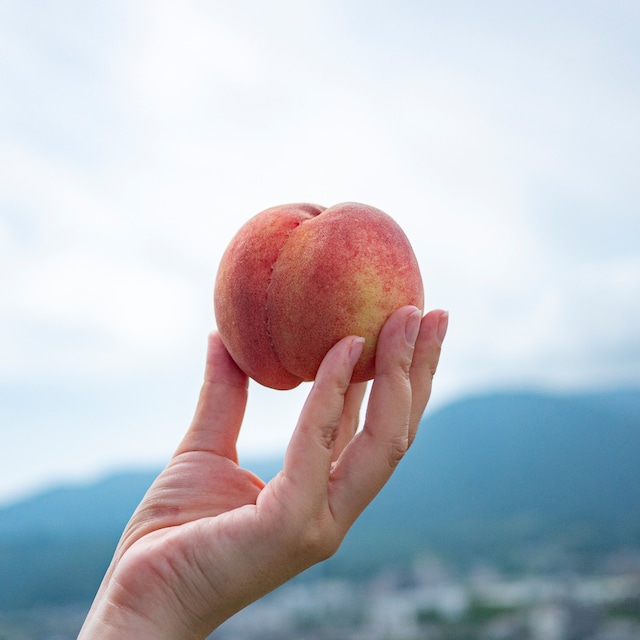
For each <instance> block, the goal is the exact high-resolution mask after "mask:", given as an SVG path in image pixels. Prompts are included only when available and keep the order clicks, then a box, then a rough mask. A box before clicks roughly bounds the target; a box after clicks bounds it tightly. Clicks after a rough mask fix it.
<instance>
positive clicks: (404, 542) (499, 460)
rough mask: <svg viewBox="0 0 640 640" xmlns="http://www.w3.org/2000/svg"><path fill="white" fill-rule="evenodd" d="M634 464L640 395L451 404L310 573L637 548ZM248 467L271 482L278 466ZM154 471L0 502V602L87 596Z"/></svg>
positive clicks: (639, 494)
mask: <svg viewBox="0 0 640 640" xmlns="http://www.w3.org/2000/svg"><path fill="white" fill-rule="evenodd" d="M639 460H640V391H619V392H615V393H602V394H591V395H584V396H558V397H555V396H549V395H540V394H532V393H529V394H527V393H521V394H516V393H505V394H495V395H485V396H481V397H475V398H468V399H465V400H461V401H459V402H456V403H454V404H451V405H450V406H448V407H446V408H444V409H442V410H440V411H438V412H436V413H434V414H432V415H430V416H429V417H428V419H427V420H426V421H425V423H424V424H423V426H422V428H421V431H420V433H419V436H418V438H417V439H416V442H415V444H414V446H413V447H412V449H411V450H410V452H409V453H408V454H407V456H406V457H405V459H404V460H403V461H402V463H401V465H400V467H399V468H398V470H397V471H396V473H395V474H394V476H393V478H392V479H391V481H390V482H389V483H388V485H387V486H386V487H385V488H384V489H383V491H382V492H381V493H380V495H379V496H378V497H377V498H376V500H375V501H374V503H373V504H372V505H371V506H370V507H369V508H368V509H367V511H365V513H364V514H363V515H362V517H361V518H360V520H359V521H358V522H357V523H356V524H355V526H354V527H353V529H352V531H351V532H350V533H349V535H348V536H347V539H346V540H345V542H344V544H343V547H342V548H341V550H340V551H339V552H338V554H337V555H336V556H335V557H334V558H332V559H331V560H330V561H328V562H327V563H325V564H324V565H323V566H322V567H320V568H318V569H316V570H315V571H317V572H343V571H350V572H353V571H366V570H367V569H370V568H372V567H375V566H379V565H380V564H381V563H383V562H388V561H392V562H398V561H402V560H404V559H407V558H410V557H412V556H414V555H415V554H417V553H420V552H426V551H435V552H437V553H443V554H447V555H448V556H449V557H450V559H454V560H455V559H458V560H462V561H464V560H465V559H469V558H472V557H475V556H476V555H477V554H482V555H483V556H492V557H495V558H499V559H500V560H502V561H513V558H514V553H516V552H517V551H518V550H519V549H522V548H523V547H526V546H527V545H539V544H551V545H554V544H555V545H557V544H560V545H564V546H565V547H568V548H571V549H572V550H573V551H574V552H576V553H584V554H587V555H588V554H593V553H598V552H599V551H602V550H607V549H614V548H616V547H618V546H624V545H636V546H637V545H638V544H639V541H640V464H638V461H639ZM249 466H251V468H252V469H253V470H254V471H256V472H257V473H258V474H259V475H262V476H263V477H265V478H268V477H271V476H272V475H273V474H274V473H275V472H276V471H277V468H278V462H277V461H269V460H265V461H258V462H256V463H255V464H252V465H249ZM156 473H157V470H152V471H146V472H139V473H128V474H124V473H122V474H118V475H114V476H113V477H109V478H106V479H104V480H102V481H100V482H96V483H94V484H91V485H87V486H68V487H60V488H57V489H54V490H51V491H48V492H46V493H42V494H40V495H37V496H34V497H33V498H31V499H29V500H25V501H22V502H20V503H17V504H14V505H11V506H8V507H5V508H3V509H0V611H2V610H7V609H11V608H17V607H22V606H28V605H31V604H34V603H62V602H70V601H83V600H86V601H89V600H90V599H91V598H92V597H93V594H94V592H95V590H96V589H97V586H98V584H99V581H100V579H101V577H102V575H103V573H104V571H105V569H106V566H107V564H108V562H109V560H110V557H111V554H112V551H113V548H114V546H115V544H116V542H117V539H118V537H119V534H120V532H121V531H122V528H123V527H124V525H125V523H126V521H127V520H128V518H129V516H130V515H131V513H132V511H133V509H134V508H135V506H136V505H137V503H138V502H139V500H140V498H141V497H142V496H143V494H144V492H145V491H146V489H147V488H148V486H149V485H150V483H151V482H152V480H153V478H154V477H155V475H156ZM312 573H313V571H312Z"/></svg>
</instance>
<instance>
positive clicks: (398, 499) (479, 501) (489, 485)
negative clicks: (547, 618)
mask: <svg viewBox="0 0 640 640" xmlns="http://www.w3.org/2000/svg"><path fill="white" fill-rule="evenodd" d="M639 460H640V392H638V391H626V392H622V391H620V392H615V393H602V394H591V395H575V396H550V395H540V394H533V393H503V394H494V395H485V396H480V397H474V398H467V399H464V400H461V401H459V402H456V403H454V404H452V405H450V406H448V407H446V408H444V409H442V410H441V411H439V412H438V413H436V414H434V415H432V416H430V417H428V419H427V420H425V422H424V424H423V425H422V426H421V429H420V433H419V435H418V437H417V438H416V441H415V443H414V445H413V447H412V448H411V450H410V451H409V453H408V454H407V455H406V457H405V459H404V460H403V461H402V463H401V464H400V466H399V467H398V469H397V471H396V472H395V474H394V476H393V477H392V478H391V480H390V481H389V483H388V484H387V485H386V487H385V488H384V489H383V490H382V492H381V493H380V495H379V496H378V497H377V498H376V500H375V502H374V503H373V504H372V505H371V507H370V508H369V509H368V510H367V511H365V513H364V514H363V515H362V516H361V518H360V520H359V521H358V522H357V523H356V524H355V525H354V527H353V529H352V530H351V532H350V535H349V537H348V539H347V540H346V541H345V544H344V545H343V549H342V550H341V552H342V553H343V554H344V559H345V560H346V559H352V560H353V561H354V562H355V561H356V560H357V559H359V558H361V557H362V558H364V557H365V556H366V555H367V553H369V548H371V551H373V549H374V548H376V544H377V547H378V549H379V547H380V541H381V540H382V539H384V540H385V541H386V542H387V547H388V549H387V554H386V555H387V556H388V557H390V558H396V559H399V558H402V557H403V555H410V554H412V553H414V552H415V550H416V549H419V548H423V549H433V550H435V551H437V552H439V553H446V552H448V553H449V555H450V559H452V560H455V559H456V558H462V557H464V556H465V554H466V555H468V556H469V555H470V556H474V557H475V556H477V555H486V556H493V557H496V556H498V555H500V554H502V559H503V560H504V559H505V555H506V554H507V553H511V552H514V551H517V550H518V549H520V548H522V547H523V546H526V545H530V544H538V543H540V542H542V541H544V542H546V543H551V542H553V543H554V544H564V545H565V546H566V545H569V546H571V547H573V549H574V550H579V551H582V552H584V553H595V552H598V551H604V550H606V549H612V548H615V547H618V546H624V545H631V546H637V545H638V544H639V543H640V464H639V463H638V461H639Z"/></svg>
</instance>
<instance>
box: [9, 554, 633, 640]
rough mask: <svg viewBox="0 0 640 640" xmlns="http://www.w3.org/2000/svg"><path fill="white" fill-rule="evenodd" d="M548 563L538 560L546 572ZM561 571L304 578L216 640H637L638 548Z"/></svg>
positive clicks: (59, 619) (66, 635)
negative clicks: (587, 566) (590, 566)
mask: <svg viewBox="0 0 640 640" xmlns="http://www.w3.org/2000/svg"><path fill="white" fill-rule="evenodd" d="M535 553H536V554H538V555H539V554H540V553H541V552H540V550H537V551H536V552H535ZM548 554H549V557H546V558H542V559H541V558H539V557H536V558H535V560H536V561H538V562H539V561H540V560H542V563H543V564H547V565H548V564H549V563H552V562H553V560H554V558H553V557H552V554H553V551H552V550H548ZM532 559H533V558H532ZM559 564H560V567H559V568H558V570H557V571H550V570H549V569H546V570H545V571H536V570H533V569H532V570H530V571H527V572H524V573H519V574H517V575H509V574H507V573H505V572H504V571H502V570H500V569H499V568H498V567H497V566H495V565H493V564H491V563H490V562H484V561H481V560H478V561H477V562H476V563H475V565H474V566H472V567H470V568H469V569H468V570H467V571H465V572H460V571H459V570H457V569H454V568H453V567H451V566H448V565H447V564H446V563H445V562H443V561H442V560H441V559H439V558H437V557H431V556H427V557H424V558H420V559H418V560H416V561H415V562H414V563H413V564H412V565H410V566H406V567H403V568H389V569H385V570H382V571H381V572H379V573H377V574H375V575H374V576H372V577H370V578H369V579H366V580H360V581H357V582H355V581H351V580H348V579H346V578H337V577H334V578H329V577H326V578H318V579H308V578H307V579H305V578H304V577H302V578H299V579H297V580H295V581H293V582H291V583H289V584H287V585H285V586H283V587H281V588H280V589H278V590H277V591H275V592H274V593H272V594H270V595H268V596H266V597H265V598H263V599H262V600H260V601H258V602H256V603H254V604H253V605H251V606H250V607H248V608H247V609H245V610H244V611H241V612H240V613H238V614H237V615H236V616H235V617H234V618H232V619H231V620H229V621H227V622H226V623H225V624H224V625H223V626H222V627H220V628H219V629H218V630H217V631H215V632H214V633H213V634H212V635H211V636H210V638H211V640H276V639H277V640H294V639H295V640H338V639H339V640H462V639H472V638H473V639H479V640H640V548H639V549H629V550H623V551H620V552H617V553H615V554H610V555H608V556H606V557H603V558H602V560H601V561H599V566H598V567H597V568H595V569H593V570H592V571H589V572H588V573H584V572H577V571H576V570H573V569H572V568H571V567H569V566H567V563H566V562H561V563H559ZM85 614H86V606H69V605H67V606H65V607H60V608H55V607H48V608H43V609H34V610H31V611H22V612H13V613H11V614H2V613H0V640H42V639H44V638H47V639H51V640H53V639H55V640H72V639H74V638H76V636H77V633H78V631H79V629H80V626H81V624H82V620H83V618H84V616H85Z"/></svg>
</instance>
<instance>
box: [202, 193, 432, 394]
mask: <svg viewBox="0 0 640 640" xmlns="http://www.w3.org/2000/svg"><path fill="white" fill-rule="evenodd" d="M423 302H424V300H423V288H422V278H421V276H420V270H419V268H418V263H417V260H416V258H415V255H414V253H413V250H412V248H411V245H410V244H409V241H408V239H407V237H406V235H405V234H404V232H403V231H402V229H400V227H399V226H398V224H397V223H396V222H395V221H394V220H393V219H392V218H391V217H389V216H388V215H387V214H385V213H383V212H382V211H380V210H379V209H375V208H374V207H370V206H368V205H364V204H357V203H343V204H338V205H335V206H333V207H330V208H328V209H325V208H324V207H320V206H317V205H313V204H289V205H282V206H278V207H273V208H271V209H267V210H266V211H263V212H262V213H259V214H258V215H256V216H254V217H253V218H251V219H250V220H249V221H248V222H247V223H246V224H245V225H244V226H243V227H241V229H240V230H239V231H238V233H237V234H236V236H235V237H234V238H233V239H232V241H231V243H230V244H229V246H228V247H227V249H226V251H225V253H224V255H223V256H222V260H221V262H220V266H219V269H218V274H217V277H216V284H215V292H214V304H215V314H216V322H217V326H218V331H219V332H220V336H221V338H222V340H223V342H224V344H225V346H226V347H227V349H228V351H229V353H230V354H231V357H232V358H233V359H234V360H235V361H236V363H237V364H238V366H239V367H240V368H241V369H242V370H243V371H244V372H245V373H246V374H247V375H249V376H250V377H251V378H253V379H254V380H256V381H257V382H259V383H260V384H262V385H265V386H267V387H272V388H274V389H292V388H293V387H295V386H297V385H298V384H299V383H300V382H302V381H303V380H313V379H314V377H315V375H316V372H317V370H318V367H319V366H320V362H321V361H322V358H323V357H324V356H325V354H326V353H327V351H328V350H329V349H330V348H331V347H332V346H333V345H334V344H335V343H336V342H337V341H338V340H340V339H341V338H343V337H345V336H348V335H359V336H363V337H364V338H365V346H364V350H363V353H362V356H361V357H360V360H359V361H358V363H357V364H356V367H355V370H354V372H353V377H352V381H353V382H361V381H364V380H370V379H371V378H372V377H373V374H374V362H375V351H376V343H377V337H378V334H379V332H380V329H381V328H382V325H383V324H384V323H385V321H386V320H387V318H388V317H389V316H390V315H391V313H392V312H393V311H395V310H396V309H398V308H399V307H401V306H404V305H409V304H411V305H415V306H417V307H418V308H420V309H422V307H423Z"/></svg>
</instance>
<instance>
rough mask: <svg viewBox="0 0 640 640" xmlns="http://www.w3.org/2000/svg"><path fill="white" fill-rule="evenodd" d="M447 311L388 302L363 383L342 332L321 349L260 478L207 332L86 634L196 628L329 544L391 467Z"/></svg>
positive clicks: (229, 363)
mask: <svg viewBox="0 0 640 640" xmlns="http://www.w3.org/2000/svg"><path fill="white" fill-rule="evenodd" d="M446 327H447V314H446V313H445V312H442V311H432V312H431V313H429V314H427V315H426V316H425V317H424V318H422V319H421V317H420V312H419V311H418V310H417V309H415V308H414V307H403V308H401V309H399V310H398V311H396V312H395V313H394V314H393V315H392V316H391V318H390V319H389V320H388V322H387V323H386V324H385V326H384V328H383V329H382V332H381V334H380V337H379V340H378V347H377V352H376V375H375V380H374V382H373V386H372V389H371V393H370V397H369V402H368V406H367V412H366V418H365V422H364V425H363V429H362V430H361V431H359V432H357V426H358V417H359V413H360V405H361V403H362V399H363V396H364V391H365V384H358V385H350V384H349V381H350V378H351V372H352V369H353V366H354V363H355V361H356V360H357V359H358V356H359V355H360V352H361V350H362V341H361V339H359V338H357V337H354V336H351V337H347V338H344V339H343V340H341V341H340V342H339V343H338V344H336V345H335V346H334V347H333V348H332V349H331V350H330V351H329V352H328V353H327V355H326V357H325V358H324V360H323V362H322V365H321V366H320V369H319V370H318V374H317V377H316V380H315V382H314V384H313V387H312V389H311V391H310V393H309V396H308V398H307V400H306V403H305V405H304V407H303V409H302V413H301V415H300V419H299V422H298V424H297V426H296V429H295V431H294V433H293V436H292V438H291V442H290V444H289V447H288V448H287V451H286V454H285V459H284V465H283V469H282V471H281V472H280V473H279V474H278V475H277V476H276V477H275V478H273V480H271V481H270V482H269V483H268V484H266V485H265V483H264V482H263V481H262V480H260V479H259V478H258V477H256V476H255V475H254V474H252V473H251V472H249V471H247V470H245V469H242V468H241V467H240V466H239V465H238V458H237V452H236V441H237V437H238V433H239V430H240V426H241V423H242V419H243V415H244V410H245V405H246V401H247V388H248V380H247V377H246V376H245V375H244V374H243V373H242V372H241V371H240V369H238V367H237V366H236V365H235V363H234V362H233V360H232V359H231V357H230V356H229V354H228V353H227V351H226V349H225V348H224V346H223V344H222V342H221V340H220V338H219V336H218V335H217V334H216V333H212V334H211V336H210V337H209V348H208V354H207V364H206V371H205V380H204V384H203V387H202V391H201V394H200V398H199V401H198V405H197V409H196V413H195V417H194V420H193V423H192V425H191V427H190V428H189V430H188V432H187V433H186V435H185V437H184V439H183V441H182V443H181V444H180V446H179V447H178V449H177V451H176V452H175V454H174V456H173V458H172V459H171V461H170V462H169V464H168V466H167V468H166V469H165V470H164V471H163V472H162V473H161V474H160V476H159V477H158V478H157V479H156V481H155V482H154V484H153V485H152V486H151V488H150V489H149V491H148V493H147V495H146V496H145V497H144V499H143V500H142V502H141V504H140V506H139V507H138V509H137V510H136V512H135V513H134V515H133V517H132V519H131V521H130V522H129V524H128V525H127V527H126V529H125V531H124V534H123V536H122V538H121V540H120V542H119V544H118V547H117V549H116V552H115V554H114V558H113V561H112V563H111V566H110V567H109V569H108V571H107V574H106V576H105V578H104V580H103V583H102V585H101V587H100V590H99V591H98V594H97V596H96V599H95V601H94V604H93V607H92V609H91V611H90V612H89V615H88V617H87V619H86V621H85V625H84V626H83V628H82V631H81V632H80V636H79V637H80V639H85V640H86V639H88V638H100V639H108V638H119V639H122V638H135V639H136V640H143V639H145V638H154V639H155V640H161V639H163V638H167V639H168V638H172V639H175V638H184V639H187V638H205V637H206V636H207V635H208V634H210V633H211V631H213V629H215V628H216V627H217V626H219V625H220V624H221V623H222V622H223V621H224V620H226V619H228V618H229V617H231V616H232V615H233V614H234V613H236V612H237V611H239V610H240V609H242V608H243V607H245V606H246V605H248V604H250V603H251V602H253V601H254V600H257V599H258V598H260V597H261V596H263V595H264V594H266V593H268V592H269V591H271V590H272V589H274V588H276V587H277V586H279V585H280V584H282V583H284V582H286V581H287V580H289V579H290V578H292V577H293V576H295V575H296V574H298V573H300V572H301V571H303V570H304V569H306V568H308V567H309V566H311V565H313V564H315V563H317V562H319V561H321V560H323V559H325V558H328V557H329V556H331V555H332V554H333V553H335V551H336V550H337V549H338V547H339V545H340V543H341V542H342V539H343V538H344V536H345V535H346V533H347V531H348V530H349V528H350V527H351V525H352V524H353V522H354V521H355V519H356V518H357V517H358V516H359V515H360V513H361V512H362V510H363V509H364V508H365V507H366V506H367V505H368V504H369V503H370V502H371V500H372V499H373V498H374V497H375V495H376V494H377V493H378V491H379V490H380V489H381V488H382V487H383V485H384V484H385V482H386V481H387V480H388V479H389V477H390V476H391V473H392V472H393V470H394V469H395V467H396V465H397V464H398V462H399V461H400V459H401V458H402V456H403V455H404V453H405V452H406V451H407V449H408V447H409V446H410V444H411V442H412V441H413V438H414V437H415V434H416V430H417V428H418V424H419V422H420V418H421V416H422V413H423V411H424V408H425V406H426V404H427V401H428V399H429V395H430V392H431V382H432V378H433V375H434V373H435V370H436V367H437V364H438V358H439V355H440V347H441V344H442V340H443V339H444V334H445V332H446Z"/></svg>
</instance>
